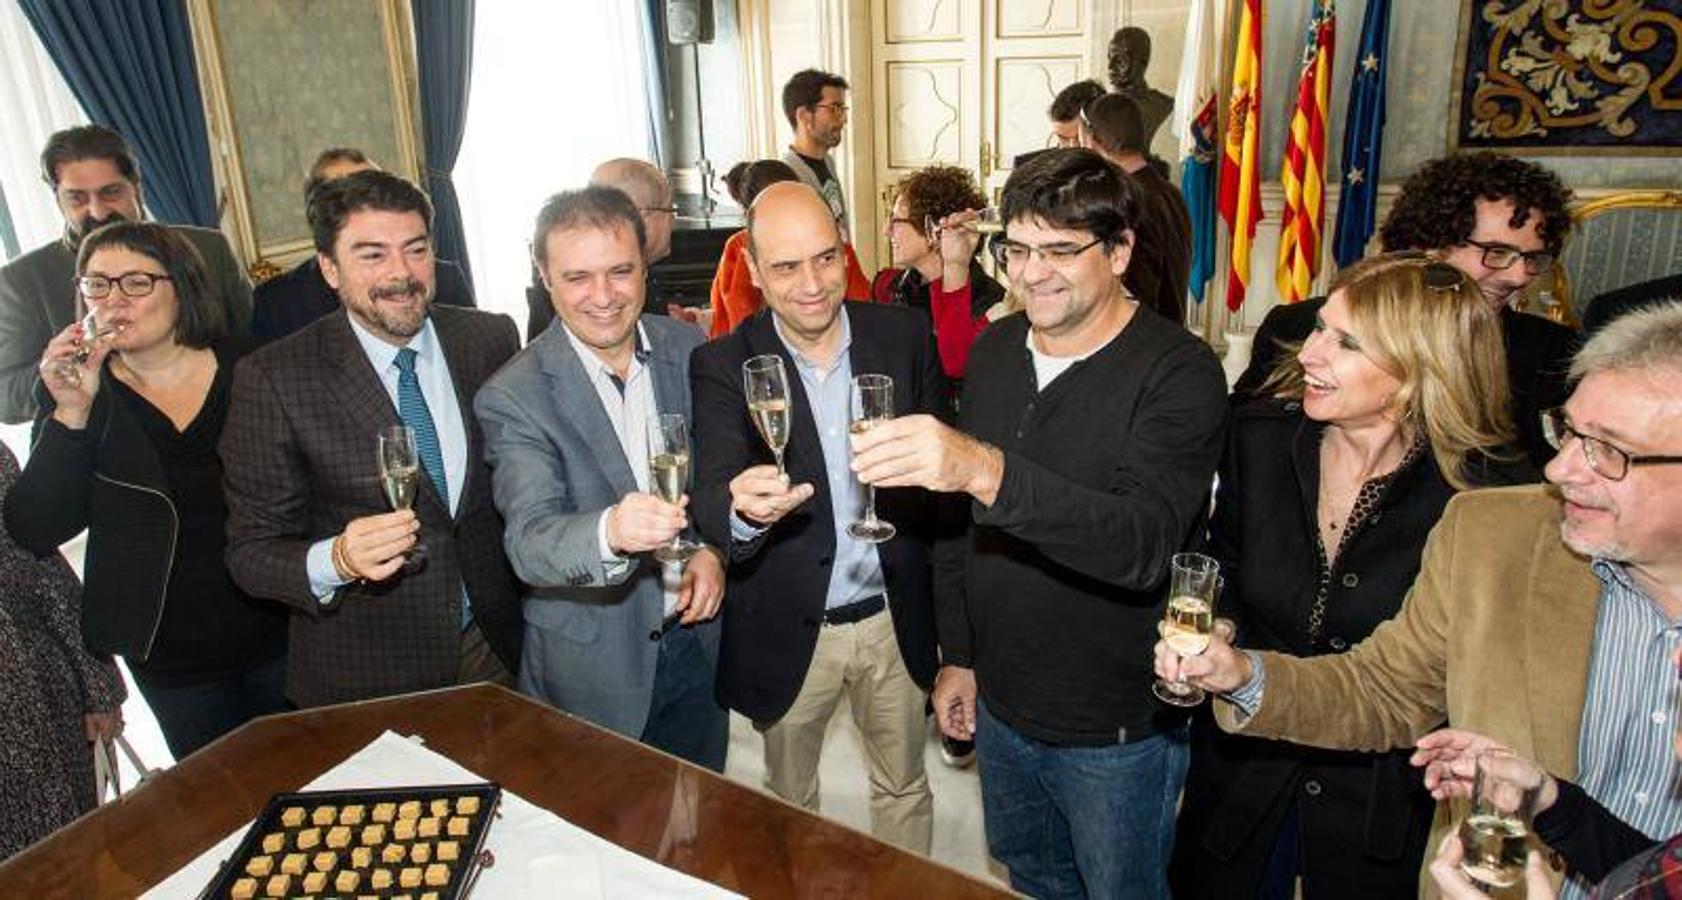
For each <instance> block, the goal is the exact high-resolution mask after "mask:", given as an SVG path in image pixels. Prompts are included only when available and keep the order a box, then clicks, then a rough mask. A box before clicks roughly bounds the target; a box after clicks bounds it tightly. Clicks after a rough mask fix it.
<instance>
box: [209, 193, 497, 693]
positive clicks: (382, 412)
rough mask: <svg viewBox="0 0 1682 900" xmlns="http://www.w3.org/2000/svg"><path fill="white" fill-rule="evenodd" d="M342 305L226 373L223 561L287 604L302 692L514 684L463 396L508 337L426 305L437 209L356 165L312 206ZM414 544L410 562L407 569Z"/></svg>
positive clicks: (238, 577)
mask: <svg viewBox="0 0 1682 900" xmlns="http://www.w3.org/2000/svg"><path fill="white" fill-rule="evenodd" d="M309 219H310V228H311V231H312V232H313V237H314V240H315V247H316V251H317V258H318V260H319V262H320V264H321V271H322V274H323V275H324V276H325V277H326V279H327V281H328V283H329V284H330V285H332V287H333V288H334V290H336V291H338V293H339V297H340V300H341V302H342V304H343V306H344V308H343V309H342V310H340V311H339V312H336V313H333V314H331V315H329V316H326V317H324V318H322V319H319V320H317V321H316V322H314V323H313V324H311V325H310V326H308V327H306V328H304V329H302V330H300V331H298V332H296V333H294V334H292V335H290V336H288V337H286V338H284V339H282V340H279V341H276V342H275V343H273V344H270V345H268V346H266V347H264V348H263V349H261V350H259V351H257V352H256V353H253V354H251V355H250V356H248V357H246V358H245V359H244V360H243V361H242V362H241V363H240V365H239V367H238V368H237V369H236V370H235V373H234V385H233V393H232V398H231V400H230V409H229V412H228V424H227V427H226V429H225V431H224V433H223V438H222V444H221V453H222V458H223V465H224V470H225V472H226V476H225V477H226V488H227V491H226V493H227V500H228V567H229V570H230V571H231V572H232V573H233V577H234V580H235V581H236V582H238V584H239V585H240V587H242V588H243V589H245V590H246V591H247V592H248V593H250V594H251V595H253V596H258V597H269V598H272V599H275V600H279V601H281V602H283V603H286V604H288V605H289V606H291V607H292V611H293V612H292V623H291V649H290V653H291V655H290V660H289V670H288V673H287V694H288V696H289V697H290V698H291V699H292V701H293V702H294V703H297V704H298V705H299V706H317V705H321V704H326V703H341V702H346V701H351V700H359V699H364V698H369V697H379V696H385V695H389V694H396V693H402V692H406V691H417V690H425V689H428V688H437V687H444V686H447V685H452V684H460V683H468V682H473V681H496V682H502V683H512V677H511V674H510V673H511V672H512V671H513V669H514V668H515V667H516V666H517V665H518V662H519V659H520V635H521V630H522V629H521V622H520V600H519V593H518V591H517V589H516V587H515V581H514V576H513V574H512V571H511V570H510V568H509V566H508V561H507V559H506V558H505V557H504V556H503V552H502V531H503V525H502V519H501V517H500V516H499V515H498V514H497V511H496V507H495V505H494V504H493V503H492V500H491V478H490V470H489V469H488V468H487V467H486V465H485V461H484V449H483V444H484V439H483V436H482V435H481V433H480V431H479V427H478V424H477V422H476V421H475V419H474V417H473V415H472V407H473V395H474V394H475V393H476V392H477V391H478V389H479V386H480V385H481V384H482V383H483V382H484V381H485V380H486V379H487V378H489V377H490V375H491V373H493V372H495V371H496V370H497V368H498V367H500V366H501V365H502V364H503V363H504V362H505V361H507V360H508V358H509V357H510V356H512V355H513V354H514V352H515V351H516V350H517V349H518V348H519V336H518V332H517V331H516V329H515V325H514V322H513V320H512V319H509V318H508V317H507V316H503V315H494V314H491V313H485V312H480V311H477V310H471V309H458V308H453V307H447V306H436V307H435V306H433V303H432V299H433V293H434V287H435V282H434V277H433V272H434V269H433V256H432V244H431V223H432V207H431V204H430V202H429V201H428V200H427V198H426V195H425V194H423V193H422V192H421V191H420V190H419V189H418V188H416V187H415V186H414V185H412V184H410V183H409V182H407V181H405V180H403V179H402V178H399V177H397V176H395V175H391V174H389V173H385V172H376V171H369V172H359V173H357V174H355V175H350V176H347V177H345V178H342V179H338V180H336V181H333V182H330V183H328V184H327V185H324V186H323V187H322V188H321V189H320V190H318V191H317V192H316V193H315V195H313V196H312V198H311V202H310V208H309ZM398 424H404V425H408V426H410V427H411V428H412V429H413V430H414V432H415V433H416V437H417V444H419V445H420V457H421V462H422V464H423V466H422V468H423V472H422V477H421V478H420V485H419V489H418V491H417V493H416V496H415V501H414V507H413V509H412V510H399V511H395V512H394V511H392V509H391V505H390V503H389V501H388V500H387V499H386V496H385V495H384V493H383V492H382V489H381V485H380V468H379V458H378V454H377V451H376V448H377V440H376V435H377V434H378V433H379V432H380V430H381V429H382V428H384V427H386V426H392V425H398ZM417 544H419V545H424V562H422V563H421V564H419V565H418V566H417V565H415V564H413V563H410V564H408V565H406V564H405V559H406V555H407V554H409V553H410V552H411V551H412V550H413V549H415V548H416V547H417Z"/></svg>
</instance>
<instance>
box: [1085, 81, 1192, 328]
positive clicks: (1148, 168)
mask: <svg viewBox="0 0 1682 900" xmlns="http://www.w3.org/2000/svg"><path fill="white" fill-rule="evenodd" d="M1080 136H1081V146H1084V147H1089V148H1091V149H1092V150H1093V151H1095V152H1096V153H1097V154H1098V155H1099V156H1102V157H1103V158H1104V159H1106V160H1108V161H1109V162H1110V164H1111V165H1114V166H1116V167H1117V168H1119V169H1121V170H1122V171H1123V172H1126V173H1127V176H1128V177H1129V178H1132V179H1133V182H1134V184H1135V185H1137V186H1138V188H1139V204H1140V209H1139V224H1138V231H1139V241H1138V246H1136V247H1134V248H1133V261H1132V263H1131V264H1130V265H1128V267H1127V274H1126V275H1124V276H1122V279H1121V280H1122V284H1124V285H1126V286H1127V290H1128V291H1129V292H1130V293H1132V294H1133V296H1134V297H1136V298H1138V300H1139V302H1140V303H1143V304H1144V305H1146V306H1148V307H1150V308H1151V309H1152V310H1154V311H1155V312H1156V313H1157V314H1158V315H1161V316H1162V317H1163V318H1166V319H1168V320H1170V321H1172V322H1175V323H1176V324H1184V323H1185V321H1186V284H1187V283H1188V282H1189V281H1191V238H1192V235H1191V211H1190V210H1189V209H1187V208H1186V199H1185V197H1183V196H1181V194H1180V189H1179V188H1177V187H1175V186H1174V183H1173V182H1171V181H1169V180H1168V179H1167V178H1166V177H1164V176H1163V175H1162V174H1161V173H1160V172H1158V171H1157V170H1156V169H1155V167H1153V166H1152V165H1151V162H1150V160H1149V159H1148V158H1147V157H1146V156H1145V154H1146V153H1148V152H1149V151H1150V145H1149V144H1148V143H1146V141H1145V123H1144V117H1143V115H1142V114H1141V113H1140V111H1139V106H1138V104H1136V103H1134V102H1133V101H1132V100H1130V99H1128V98H1126V97H1123V96H1122V95H1120V94H1105V95H1104V96H1102V97H1099V98H1098V99H1096V100H1094V101H1092V102H1091V103H1089V104H1087V107H1086V109H1085V110H1084V111H1083V112H1082V113H1081V128H1080Z"/></svg>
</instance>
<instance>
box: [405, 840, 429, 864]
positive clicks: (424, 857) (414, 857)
mask: <svg viewBox="0 0 1682 900" xmlns="http://www.w3.org/2000/svg"><path fill="white" fill-rule="evenodd" d="M431 861H432V845H431V844H412V845H410V847H409V862H412V863H425V862H431Z"/></svg>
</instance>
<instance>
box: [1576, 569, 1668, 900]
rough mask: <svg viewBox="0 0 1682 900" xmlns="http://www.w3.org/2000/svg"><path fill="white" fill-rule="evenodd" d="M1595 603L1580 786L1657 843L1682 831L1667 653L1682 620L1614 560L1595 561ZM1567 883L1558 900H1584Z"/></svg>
mask: <svg viewBox="0 0 1682 900" xmlns="http://www.w3.org/2000/svg"><path fill="white" fill-rule="evenodd" d="M1593 570H1594V575H1595V577H1596V578H1598V579H1600V605H1599V608H1598V610H1597V611H1596V613H1595V625H1594V649H1593V651H1592V654H1591V656H1590V657H1589V683H1588V695H1587V697H1586V699H1585V700H1584V703H1583V726H1582V733H1581V735H1580V736H1579V738H1578V746H1577V759H1578V764H1577V770H1578V771H1577V776H1578V782H1579V784H1581V786H1582V788H1583V790H1584V791H1587V792H1588V795H1589V796H1590V797H1593V798H1594V799H1595V800H1598V801H1599V802H1600V804H1601V805H1602V806H1605V807H1606V808H1607V809H1608V810H1610V811H1612V812H1613V813H1614V814H1616V815H1617V817H1618V818H1620V819H1622V820H1624V821H1625V822H1628V823H1629V824H1630V825H1631V826H1633V827H1635V828H1637V829H1639V830H1640V831H1641V832H1642V833H1644V834H1646V835H1647V836H1648V837H1651V838H1653V839H1654V840H1659V841H1662V840H1665V839H1666V838H1668V837H1670V836H1671V835H1673V834H1676V833H1678V832H1682V781H1679V775H1682V764H1679V763H1678V761H1677V759H1676V754H1675V751H1674V750H1673V746H1674V745H1673V742H1672V739H1673V737H1674V736H1675V734H1676V731H1677V726H1678V724H1679V722H1678V720H1677V717H1678V716H1679V715H1682V705H1679V701H1682V692H1679V690H1678V681H1677V672H1676V664H1675V663H1674V662H1673V661H1672V654H1673V653H1675V651H1676V648H1677V647H1682V621H1676V622H1673V621H1671V620H1669V619H1667V618H1665V616H1664V614H1663V613H1662V612H1660V610H1659V608H1658V606H1657V604H1655V603H1654V602H1653V601H1652V599H1651V598H1649V597H1648V596H1647V595H1646V594H1645V593H1643V592H1642V590H1641V588H1640V587H1638V586H1637V585H1636V584H1635V582H1634V580H1633V579H1631V578H1630V574H1629V572H1628V571H1626V570H1625V569H1624V567H1623V566H1622V565H1620V564H1618V563H1614V562H1608V561H1606V560H1600V559H1597V560H1595V561H1594V563H1593ZM1589 887H1590V886H1589V885H1588V884H1587V883H1586V882H1584V881H1583V879H1581V878H1574V879H1572V880H1571V881H1570V882H1569V883H1568V884H1567V885H1566V889H1565V891H1564V893H1563V894H1562V895H1561V896H1562V898H1584V897H1587V896H1588V894H1589Z"/></svg>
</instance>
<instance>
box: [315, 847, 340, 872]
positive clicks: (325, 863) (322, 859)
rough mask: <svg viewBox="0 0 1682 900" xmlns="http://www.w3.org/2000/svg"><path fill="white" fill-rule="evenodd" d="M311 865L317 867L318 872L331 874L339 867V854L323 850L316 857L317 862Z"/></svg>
mask: <svg viewBox="0 0 1682 900" xmlns="http://www.w3.org/2000/svg"><path fill="white" fill-rule="evenodd" d="M311 865H313V866H315V870H316V871H317V872H331V871H333V870H334V869H337V868H338V867H339V854H337V853H328V852H327V851H325V850H323V851H322V852H320V853H317V854H316V855H315V861H314V862H312V863H311Z"/></svg>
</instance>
